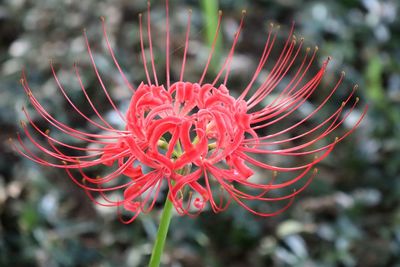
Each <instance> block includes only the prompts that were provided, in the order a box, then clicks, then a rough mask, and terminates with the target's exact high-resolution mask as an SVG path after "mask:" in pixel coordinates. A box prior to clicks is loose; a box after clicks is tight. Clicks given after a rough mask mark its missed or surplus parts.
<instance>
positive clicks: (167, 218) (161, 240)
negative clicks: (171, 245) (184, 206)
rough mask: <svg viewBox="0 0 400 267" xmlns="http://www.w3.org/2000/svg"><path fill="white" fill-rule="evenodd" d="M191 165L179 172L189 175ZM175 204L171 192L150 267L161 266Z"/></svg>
mask: <svg viewBox="0 0 400 267" xmlns="http://www.w3.org/2000/svg"><path fill="white" fill-rule="evenodd" d="M190 169H191V168H190V167H189V166H187V167H184V168H183V169H181V170H179V171H178V173H179V174H181V175H187V174H189V173H190ZM173 207H174V204H173V203H172V201H171V200H170V199H169V194H168V196H167V198H166V199H165V203H164V209H163V211H162V214H161V219H160V225H159V226H158V231H157V236H156V239H155V241H154V246H153V251H152V253H151V257H150V262H149V267H159V266H160V262H161V257H162V255H163V251H164V247H165V241H166V240H167V235H168V229H169V225H170V223H171V219H172V213H173Z"/></svg>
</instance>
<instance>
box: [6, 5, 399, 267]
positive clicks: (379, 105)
mask: <svg viewBox="0 0 400 267" xmlns="http://www.w3.org/2000/svg"><path fill="white" fill-rule="evenodd" d="M250 2H251V3H250ZM145 8H146V5H145V0H143V1H141V0H137V1H136V0H135V1H126V0H121V1H111V0H108V1H94V0H92V1H86V0H85V1H77V0H69V1H49V0H40V1H33V0H31V1H29V0H18V1H16V0H3V1H1V2H0V151H1V152H0V222H1V223H0V266H4V267H18V266H29V267H31V266H32V267H35V266H46V267H48V266H49V267H53V266H54V267H58V266H65V267H72V266H102V267H107V266H110V267H111V266H121V267H123V266H144V264H145V263H146V262H147V259H148V257H149V253H150V251H151V244H152V239H153V237H154V234H155V231H156V226H157V215H158V214H159V208H160V207H157V208H156V209H155V210H154V211H153V212H152V213H150V214H148V215H142V216H139V218H138V219H137V220H136V221H135V222H134V223H133V224H131V225H128V226H125V225H122V224H120V223H119V221H118V219H117V215H116V211H115V210H113V209H102V208H101V209H100V208H96V207H95V206H94V205H92V203H91V202H90V201H89V199H88V198H87V197H86V196H85V194H84V192H83V191H82V190H80V189H78V188H77V187H76V186H74V185H73V183H72V182H71V181H70V180H69V179H68V177H67V175H66V174H65V173H64V172H62V171H59V170H55V169H51V168H43V167H41V166H38V165H35V164H33V163H32V162H30V161H28V160H25V159H24V158H21V157H20V156H19V155H17V154H16V153H14V152H13V151H12V150H11V148H10V146H9V145H8V142H7V140H8V138H9V137H10V136H15V133H16V132H17V131H19V125H18V122H19V120H20V119H23V114H22V112H21V107H22V106H23V105H26V104H27V100H26V97H25V95H24V93H23V90H22V88H21V86H20V84H19V82H18V81H19V78H20V74H21V69H22V68H23V67H25V68H26V70H27V73H28V77H29V81H30V85H31V87H32V89H33V90H34V92H35V93H36V94H37V96H38V97H39V98H40V99H41V100H42V101H43V102H42V103H43V104H44V105H45V106H46V107H47V108H48V110H49V111H50V112H51V113H52V114H54V115H55V116H56V117H57V118H58V119H59V120H61V121H64V122H67V123H69V124H70V125H73V126H75V127H79V128H85V127H87V125H86V124H85V121H84V120H83V119H82V118H81V117H79V116H75V115H76V114H74V113H72V112H66V109H67V107H68V105H67V103H66V101H65V100H64V99H63V97H62V95H61V94H60V93H59V91H57V89H56V84H55V83H54V81H53V79H52V76H51V72H50V67H49V64H48V60H49V59H50V58H52V59H53V60H54V62H56V65H57V69H60V71H59V75H60V77H61V79H62V81H63V82H64V86H65V87H66V88H68V92H69V93H70V96H71V98H72V99H73V100H74V101H76V103H77V106H79V107H80V108H81V109H82V110H83V111H90V109H89V107H88V105H87V104H86V102H85V101H84V99H83V98H82V96H81V94H80V91H79V87H78V86H79V85H78V83H77V81H76V79H75V77H74V73H73V69H72V65H73V63H74V62H75V61H79V64H80V68H81V74H82V76H83V77H84V80H85V83H86V84H88V90H89V92H90V94H91V95H92V96H93V99H94V101H95V103H96V105H97V106H98V107H101V108H100V109H101V111H102V112H103V113H107V112H110V111H111V110H110V109H109V108H108V106H106V105H101V103H102V102H101V101H103V100H104V96H103V95H102V94H100V93H97V92H98V90H100V89H99V86H98V83H97V81H96V78H95V76H94V73H93V72H92V70H91V68H90V65H89V60H88V57H87V55H86V52H85V46H84V41H83V38H82V35H81V34H80V32H81V30H82V28H83V27H86V29H87V32H88V35H89V38H90V40H91V43H92V44H93V47H94V49H95V50H96V51H97V52H98V53H96V60H97V62H98V64H99V69H100V71H101V72H102V75H103V79H104V81H106V82H107V85H108V87H109V89H110V91H111V92H112V95H113V97H114V99H116V101H117V102H118V103H119V104H120V105H121V106H123V105H126V104H127V103H128V102H127V101H129V98H130V95H129V91H128V90H127V89H126V88H124V87H123V82H122V81H121V79H120V77H119V74H118V71H117V69H116V68H115V67H114V66H113V64H112V60H111V58H109V56H108V54H107V52H106V50H104V49H102V47H104V39H102V37H101V22H100V19H99V16H101V15H103V16H105V17H106V19H107V26H108V28H109V34H110V37H111V38H112V40H113V41H114V45H113V46H114V48H115V52H116V54H117V57H118V59H119V60H120V64H121V66H123V68H124V69H125V70H126V72H128V73H129V78H130V79H131V80H132V81H135V82H137V81H140V80H142V79H143V78H144V73H143V70H142V65H141V61H140V55H139V47H140V43H139V35H138V24H137V15H138V13H139V12H143V11H144V10H145ZM188 8H192V9H193V16H194V17H193V22H194V24H193V25H194V26H193V27H194V28H193V36H194V39H195V42H194V45H197V46H198V49H199V51H203V50H204V49H206V48H205V47H206V46H207V44H206V41H201V40H206V39H207V38H206V32H207V31H206V30H205V29H206V26H205V24H204V22H203V17H202V10H201V5H198V3H197V1H186V2H185V1H171V16H172V18H171V21H172V25H174V29H175V30H174V32H173V34H174V35H175V38H174V44H173V46H174V47H175V48H180V47H181V46H182V45H183V42H184V31H183V30H184V26H185V25H186V24H185V23H186V12H187V9H188ZM220 8H221V9H223V10H224V16H225V22H226V23H225V25H224V28H225V29H226V31H225V33H224V40H222V44H221V47H222V48H221V54H222V56H223V55H224V52H226V49H227V48H226V49H225V51H224V49H223V48H224V47H226V46H227V44H229V43H230V41H231V39H230V38H229V37H228V36H229V35H227V32H229V33H231V34H232V33H233V31H234V29H235V27H236V25H235V24H234V25H233V26H232V21H236V22H237V21H238V20H239V18H240V15H241V10H242V9H243V8H246V9H247V20H246V26H245V31H244V32H245V33H244V34H245V35H244V36H245V38H244V39H242V41H241V42H240V45H239V48H238V55H240V59H238V61H237V62H235V63H234V64H236V65H234V67H235V68H237V69H236V75H232V80H231V83H230V88H231V90H240V88H242V85H243V84H244V83H245V82H246V81H248V80H247V79H248V77H249V75H250V72H251V71H252V70H254V68H255V66H256V64H257V61H256V59H257V56H258V53H259V51H260V50H261V49H262V47H263V41H264V40H265V36H266V35H265V34H266V32H267V29H268V23H269V22H271V21H273V22H278V23H280V24H281V25H283V26H282V27H281V29H282V33H283V34H282V38H283V37H284V33H285V32H287V31H288V28H289V26H290V24H291V22H292V21H293V20H294V21H296V25H297V26H296V31H295V32H296V36H298V37H302V36H303V37H305V39H306V45H307V46H311V47H313V46H314V45H318V46H319V47H320V50H319V53H318V57H319V62H321V61H322V60H323V59H324V58H325V57H326V56H328V55H330V56H332V57H333V61H332V64H331V66H330V68H329V73H328V74H327V76H326V78H325V80H324V84H323V85H322V86H325V87H327V88H329V85H331V84H332V83H333V81H334V79H336V78H337V77H338V76H339V74H340V72H341V71H342V70H344V71H345V72H346V78H345V81H344V83H343V85H342V87H341V88H340V91H339V93H338V95H337V102H335V101H331V102H330V105H331V108H332V109H333V108H335V107H337V105H338V103H340V101H341V97H344V96H345V95H346V94H347V93H348V90H350V89H351V88H352V86H353V84H354V83H358V84H359V85H360V89H359V91H358V95H359V96H360V98H361V105H360V107H362V106H363V105H364V104H365V103H368V104H369V105H370V110H369V113H368V116H367V118H366V119H365V121H364V122H363V123H362V125H361V126H360V128H359V129H358V130H357V131H356V132H355V133H354V134H353V135H352V136H351V137H350V138H348V139H346V140H345V141H344V142H342V143H340V144H339V145H338V147H337V149H336V150H335V151H334V153H333V154H332V155H331V156H330V157H329V158H327V159H326V160H325V161H323V163H321V164H319V166H318V167H319V169H320V172H319V174H318V177H317V178H316V179H315V180H314V181H313V183H312V185H311V186H310V187H309V188H308V189H307V190H306V191H305V192H303V193H302V194H301V195H300V196H299V197H298V198H297V199H296V201H295V204H294V205H293V206H292V207H291V208H290V209H289V210H288V211H287V212H286V213H284V214H283V215H280V216H278V217H274V218H266V219H264V218H259V217H255V216H252V215H250V214H249V213H247V212H246V211H244V210H243V209H242V208H239V207H237V206H236V205H232V206H231V207H230V209H229V210H228V211H227V212H225V213H222V214H219V215H214V214H213V213H211V212H205V213H203V214H202V215H201V216H200V217H198V218H196V219H190V218H187V217H175V218H174V219H173V220H172V226H171V231H170V235H169V240H168V242H167V249H166V258H165V261H166V262H168V265H167V266H190V267H196V266H199V267H200V266H221V267H225V266H233V267H239V266H271V267H272V266H323V267H330V266H332V267H333V266H345V267H353V266H362V267H375V266H376V267H384V266H387V267H389V266H390V267H392V266H400V205H399V202H400V46H399V44H400V20H399V19H398V17H399V12H400V5H399V1H397V0H387V1H383V0H382V1H378V0H363V1H361V0H359V1H356V0H354V1H353V0H340V1H334V0H331V1H315V0H311V1H306V0H276V1H267V0H264V1H260V0H259V1H245V0H239V1H236V0H235V1H233V0H221V2H220ZM88 10H89V11H88ZM153 11H154V12H153V18H154V24H153V25H154V28H153V29H154V32H155V34H156V35H157V37H156V38H155V41H154V42H155V43H156V44H157V46H159V47H163V45H164V43H163V42H164V35H163V34H162V33H163V32H164V30H163V27H164V9H163V5H162V1H157V3H156V4H154V10H153ZM205 23H207V22H205ZM232 27H233V29H232ZM102 51H103V53H100V52H102ZM157 53H161V50H158V52H157ZM172 55H173V56H180V55H181V49H177V50H174V52H173V54H172ZM204 57H205V56H204V55H197V56H196V57H194V56H193V55H192V58H191V61H190V63H188V66H187V72H186V73H187V77H188V78H190V77H195V78H196V77H198V73H199V72H200V70H199V69H198V68H199V67H201V66H203V65H202V63H200V62H204V60H205V58H204ZM158 58H159V59H158V60H159V61H158V62H157V64H158V66H160V67H159V69H158V70H159V73H163V72H164V71H163V67H162V66H164V61H163V60H164V59H163V58H164V57H158ZM172 59H174V57H172ZM177 62H178V61H177ZM176 69H177V70H178V71H179V66H176ZM321 92H322V93H321V95H323V94H324V92H327V90H325V91H324V90H322V91H321ZM318 97H319V96H316V97H315V98H316V99H318ZM112 115H113V114H112V113H110V116H112ZM356 115H357V114H356ZM34 119H38V118H34ZM37 123H38V124H39V125H40V126H41V127H43V128H45V127H48V126H46V123H45V122H44V121H43V120H38V121H37ZM343 130H344V129H343ZM160 203H162V201H160Z"/></svg>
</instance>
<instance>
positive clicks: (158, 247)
mask: <svg viewBox="0 0 400 267" xmlns="http://www.w3.org/2000/svg"><path fill="white" fill-rule="evenodd" d="M173 207H174V205H173V204H172V202H171V201H170V200H169V198H168V197H167V199H166V200H165V205H164V210H163V212H162V215H161V220H160V226H159V227H158V232H157V237H156V241H155V243H154V247H153V252H152V253H151V258H150V263H149V267H159V266H160V261H161V256H162V253H163V250H164V245H165V240H166V239H167V234H168V228H169V224H170V222H171V218H172V210H173V209H172V208H173Z"/></svg>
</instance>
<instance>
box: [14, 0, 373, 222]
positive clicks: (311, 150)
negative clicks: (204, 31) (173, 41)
mask: <svg viewBox="0 0 400 267" xmlns="http://www.w3.org/2000/svg"><path fill="white" fill-rule="evenodd" d="M244 15H245V12H243V16H242V19H241V21H240V23H239V26H238V29H237V32H236V34H235V36H234V38H233V42H232V45H231V48H230V50H229V52H228V55H227V56H226V58H225V60H224V62H223V64H222V67H221V69H220V70H219V72H218V73H217V74H216V77H215V78H214V79H213V81H212V82H210V83H206V82H205V78H206V75H207V73H208V69H209V66H210V62H211V60H212V58H213V54H214V50H215V45H216V42H217V39H218V35H219V32H220V28H221V20H222V13H221V12H220V13H219V16H218V26H217V29H216V32H215V38H214V42H213V44H212V47H211V49H210V53H209V56H208V59H207V62H206V63H205V67H204V70H203V72H202V75H201V77H200V78H199V80H198V81H192V82H188V81H186V80H185V78H184V76H185V75H184V74H185V65H186V61H187V54H188V50H189V49H190V48H189V39H190V26H191V12H189V14H188V22H187V30H186V42H185V46H184V49H183V50H184V51H183V58H182V68H181V71H180V74H179V80H178V81H175V82H172V81H171V75H170V38H171V37H170V30H169V9H168V1H167V5H166V28H167V30H166V44H165V48H166V49H165V50H166V85H163V84H160V83H159V79H158V78H157V72H156V64H155V60H154V54H153V42H152V33H151V18H150V5H148V13H147V22H143V16H142V15H139V25H140V32H139V35H140V44H141V56H142V60H143V68H144V72H145V75H146V78H147V81H146V82H142V83H141V84H140V85H139V86H138V87H137V88H135V87H134V85H132V84H131V83H130V82H129V81H128V79H127V78H126V75H125V74H124V71H123V70H122V68H121V67H120V65H119V63H118V61H117V58H116V55H115V54H114V52H113V49H112V48H111V45H110V42H109V39H108V36H107V32H106V26H105V22H104V19H102V27H103V33H104V39H105V42H106V45H107V48H108V52H109V54H110V56H111V58H112V60H113V62H114V64H115V66H116V68H117V69H118V71H119V73H120V74H121V76H122V78H123V80H124V82H125V84H126V86H127V87H128V88H129V89H130V90H131V91H132V98H131V101H130V104H129V109H128V111H127V113H126V114H125V115H124V114H122V112H121V111H120V110H119V109H118V108H117V105H116V104H115V103H114V102H113V100H112V98H111V96H110V95H109V93H108V91H107V89H106V87H105V85H104V82H103V80H102V78H101V75H100V73H99V70H98V69H97V66H96V63H95V58H94V56H93V53H92V50H91V47H90V44H89V40H88V38H87V36H86V33H85V32H84V38H85V40H86V46H87V51H88V54H89V58H90V60H91V63H92V66H93V70H94V72H95V74H96V77H97V79H98V82H99V84H100V87H101V90H103V92H104V94H105V96H106V99H107V100H106V101H108V102H109V103H110V105H111V106H112V108H113V109H114V110H115V112H116V113H117V114H118V116H119V117H121V119H122V121H123V122H124V123H125V125H126V127H125V129H124V130H119V129H115V128H114V127H113V126H112V125H111V123H110V122H108V121H107V120H106V118H104V117H103V116H102V115H101V114H100V112H99V111H98V110H97V109H96V107H95V105H94V104H93V102H92V101H91V98H90V97H89V95H88V93H87V91H86V88H85V85H84V83H83V81H82V79H81V76H80V72H79V68H78V66H77V65H75V66H74V69H75V74H76V77H77V81H78V82H79V84H80V87H81V89H82V93H83V95H84V97H85V99H86V101H87V103H88V104H89V105H90V107H91V109H92V110H93V114H94V115H95V117H96V119H91V118H89V117H88V116H87V115H85V114H84V113H83V112H82V111H80V109H79V108H78V107H77V106H76V105H75V104H74V102H73V101H72V100H71V99H70V97H69V96H68V94H67V93H66V90H65V89H64V87H63V85H62V84H61V82H60V80H59V78H58V76H57V74H56V71H55V69H54V67H53V65H52V64H51V70H52V72H53V75H54V79H55V82H56V84H57V85H58V88H59V89H60V91H61V93H62V94H63V96H64V97H65V99H66V101H67V102H68V103H69V104H70V106H71V110H73V111H74V112H76V113H77V114H78V115H80V116H82V117H83V118H84V119H85V120H86V121H87V122H88V123H89V124H90V125H91V126H93V127H95V128H97V129H98V130H99V132H100V133H91V132H84V131H82V130H78V129H74V128H72V127H70V126H68V125H66V124H64V123H63V122H61V121H58V120H57V119H56V118H54V117H53V116H52V115H51V114H49V113H48V112H47V111H46V109H45V108H44V107H43V106H42V105H41V103H40V102H39V101H38V99H37V98H36V97H35V96H34V94H33V92H32V90H31V89H30V87H29V84H28V81H27V79H26V77H25V74H23V77H22V79H21V83H22V86H23V88H24V89H25V91H26V94H27V95H28V97H29V100H30V103H31V104H32V106H33V107H34V108H35V109H36V111H37V113H38V114H39V115H40V116H41V117H42V118H43V119H45V120H46V121H47V122H48V123H49V124H50V125H51V126H52V128H54V129H55V130H57V131H59V132H60V133H63V134H65V135H67V136H69V137H70V138H74V139H76V142H75V144H74V145H72V144H68V143H65V142H63V141H61V140H59V139H56V138H55V137H54V136H53V135H51V134H50V132H49V131H48V130H47V131H43V130H41V128H40V127H39V126H38V125H37V124H36V123H35V122H34V121H33V120H32V119H31V116H30V115H29V113H28V112H27V110H26V109H25V108H24V109H23V111H24V113H25V115H26V118H27V121H28V123H29V124H30V126H31V128H33V129H34V131H35V132H36V136H34V135H33V134H32V133H31V132H32V130H29V128H28V126H27V124H28V123H24V122H23V123H21V125H22V128H23V130H24V133H25V135H26V137H27V139H28V140H29V141H30V142H31V143H32V144H33V145H34V146H36V148H38V149H39V150H40V151H41V152H42V153H43V154H46V157H45V158H44V157H39V156H38V155H37V154H35V153H34V152H33V151H32V150H31V149H30V148H29V147H28V146H27V145H26V143H24V141H23V139H22V138H21V137H20V135H18V141H19V144H20V145H14V146H15V149H17V150H18V152H19V153H21V154H23V155H24V156H26V157H27V158H29V159H30V160H32V161H35V162H37V163H39V164H42V165H45V166H50V167H56V168H61V169H64V170H65V171H66V172H67V174H68V176H69V177H70V178H71V179H72V181H73V182H75V183H76V184H77V185H78V186H80V187H81V188H83V189H84V190H85V191H86V192H87V194H88V196H89V197H90V198H91V199H92V200H93V201H94V202H96V203H98V204H100V205H103V206H122V207H124V208H125V209H126V210H128V211H130V212H132V214H133V215H132V218H131V219H129V220H128V221H126V223H129V222H131V221H133V220H134V219H135V218H136V217H137V215H138V214H140V213H141V212H148V211H150V210H151V209H152V207H153V206H154V204H155V202H156V201H157V198H158V195H159V193H160V192H161V191H162V186H163V185H168V189H169V192H170V193H169V195H168V197H169V199H170V200H171V201H172V202H173V204H174V206H175V208H176V210H177V212H178V213H180V214H187V215H197V214H198V213H200V212H201V211H203V210H204V209H205V207H206V206H207V204H208V203H209V205H208V206H210V207H211V208H212V210H213V211H214V212H220V211H223V210H225V209H226V208H227V207H228V205H229V204H230V202H231V200H234V201H236V202H237V203H238V204H239V205H241V206H243V207H244V208H245V209H247V210H249V211H250V212H252V213H254V214H257V215H261V216H273V215H276V214H278V213H280V212H282V211H284V210H286V209H287V208H288V207H289V206H290V204H291V203H292V201H293V198H294V197H295V196H296V195H297V194H298V193H300V192H301V191H302V190H304V189H305V188H306V187H307V185H308V184H309V183H310V182H311V180H312V178H313V177H314V176H315V175H316V173H317V171H316V168H315V165H316V164H317V163H319V162H320V161H321V160H323V159H324V158H326V157H327V156H328V155H329V154H330V152H331V151H332V150H333V149H334V147H335V146H336V144H338V142H340V141H341V140H343V139H344V138H345V137H347V136H348V135H349V134H350V133H351V132H352V131H354V129H355V128H356V127H357V126H358V125H359V123H360V122H361V120H362V118H363V117H364V115H365V112H366V109H365V110H364V112H363V113H362V115H361V116H360V118H359V119H358V121H357V122H355V123H354V126H353V127H352V128H351V129H350V130H348V131H347V132H345V133H341V134H340V135H338V136H337V137H336V135H335V134H336V132H337V131H336V130H337V129H338V128H339V127H340V126H341V125H342V124H343V122H344V121H346V119H347V118H348V117H349V115H350V113H351V112H352V111H353V110H354V108H355V106H356V104H357V102H358V98H356V97H354V93H355V91H356V88H357V86H355V87H354V88H353V90H352V91H351V92H350V93H349V95H348V97H347V98H346V99H345V100H344V101H343V102H342V103H340V105H339V106H338V108H337V109H336V110H335V111H333V112H331V113H330V114H328V115H325V119H323V120H322V121H321V122H319V123H317V124H315V120H316V119H315V117H317V114H318V113H320V111H321V110H322V108H323V107H325V104H326V103H327V102H328V101H330V100H331V98H332V96H333V95H334V94H335V92H336V90H337V89H338V88H339V85H340V84H341V82H342V80H343V77H344V74H342V75H341V76H340V78H339V79H338V81H336V82H335V83H334V85H333V86H332V88H331V89H330V91H329V93H328V94H327V96H326V97H324V99H323V100H322V102H321V103H320V104H319V105H318V106H316V107H315V109H314V110H313V111H311V112H309V113H308V114H307V115H304V116H303V117H302V118H301V119H298V121H297V122H296V123H292V124H291V125H289V126H285V127H284V128H283V129H281V130H276V126H280V125H285V124H287V122H288V121H289V122H290V121H292V120H288V118H289V117H290V116H294V115H298V114H299V113H300V112H299V110H300V109H301V108H302V107H303V106H304V105H305V104H306V101H308V100H309V98H310V97H311V96H313V95H315V94H316V91H317V89H318V88H320V87H321V86H320V83H321V80H322V78H323V76H324V73H325V72H326V68H327V65H328V62H329V61H330V58H328V59H326V60H325V62H323V64H322V66H321V67H320V69H319V70H318V71H316V72H313V71H312V68H311V66H312V65H313V62H314V60H315V57H316V52H317V48H316V49H314V50H313V51H312V50H311V49H309V48H307V49H305V50H303V49H302V48H303V40H302V39H301V40H296V38H295V37H294V36H293V27H292V28H291V31H290V33H289V37H288V38H287V40H286V42H285V43H284V45H283V46H282V47H281V48H280V50H281V52H280V53H279V56H278V58H277V59H276V61H275V64H274V66H273V67H272V69H270V70H269V73H268V75H267V76H266V77H264V78H262V76H263V75H262V71H263V70H264V69H265V66H266V64H267V62H269V60H268V59H269V58H270V55H271V51H272V49H273V48H274V47H275V43H276V40H277V32H278V27H274V26H273V25H272V26H271V27H270V29H269V32H268V35H267V36H266V42H265V46H264V49H263V51H261V56H260V59H259V63H258V66H257V68H256V70H255V71H254V75H253V76H252V77H251V79H250V81H249V83H248V85H247V86H246V87H245V88H244V89H243V90H242V93H241V95H240V96H238V97H237V98H234V97H233V96H231V95H230V92H229V89H228V86H227V83H228V80H229V74H230V70H231V63H232V59H233V57H234V52H235V48H236V45H237V43H238V40H239V37H240V34H241V32H242V28H243V24H244ZM144 23H146V24H147V25H146V26H147V27H144V26H143V24H144ZM145 35H146V36H145ZM145 38H147V41H148V45H149V47H148V49H149V53H150V64H149V65H148V64H147V62H148V61H147V57H148V56H149V55H148V54H146V53H145ZM304 51H305V52H304ZM289 74H291V75H289ZM307 77H311V78H307ZM266 98H268V99H269V100H268V104H266V105H264V106H262V104H263V103H262V102H265V99H266ZM309 123H313V125H314V126H312V127H311V128H309V130H304V128H305V126H306V124H309ZM266 131H268V132H269V133H268V134H266ZM40 136H41V138H42V139H43V138H44V139H45V140H46V141H47V144H46V145H45V144H42V143H41V142H40V141H39V138H38V137H40ZM76 143H78V144H81V145H80V146H79V145H76ZM88 144H89V145H88ZM64 151H69V152H64ZM71 151H72V152H73V153H72V154H74V155H71V154H69V153H71ZM76 154H79V155H76ZM263 155H266V156H268V159H270V158H271V159H276V157H277V156H279V157H280V158H282V159H284V162H285V163H286V165H288V164H291V165H290V166H286V165H281V166H278V164H275V163H273V162H270V161H269V160H266V161H265V160H264V161H263V160H262V158H263ZM266 156H264V158H266ZM271 161H272V160H271ZM104 165H105V166H108V169H109V170H110V171H109V173H108V174H107V175H105V176H103V177H100V176H95V177H92V176H90V175H89V173H92V172H93V169H92V168H93V167H98V166H104ZM254 168H261V169H265V170H269V171H271V174H270V177H265V178H263V179H257V180H256V179H255V178H253V174H254V172H255V171H254ZM183 170H186V171H185V172H183ZM183 173H185V174H183ZM278 173H279V175H283V176H290V179H287V178H286V179H285V181H283V182H277V181H276V180H277V176H278ZM293 188H297V189H296V190H293ZM285 189H290V190H285ZM288 191H289V193H288ZM115 193H117V194H115ZM118 193H119V194H118ZM253 201H258V202H263V203H270V202H280V201H283V202H284V205H283V207H281V208H279V209H278V210H275V211H274V210H271V208H270V207H271V205H259V206H260V207H261V208H262V207H264V208H265V209H266V210H262V211H259V210H256V209H255V208H253V207H252V204H251V203H252V202H253Z"/></svg>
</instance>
